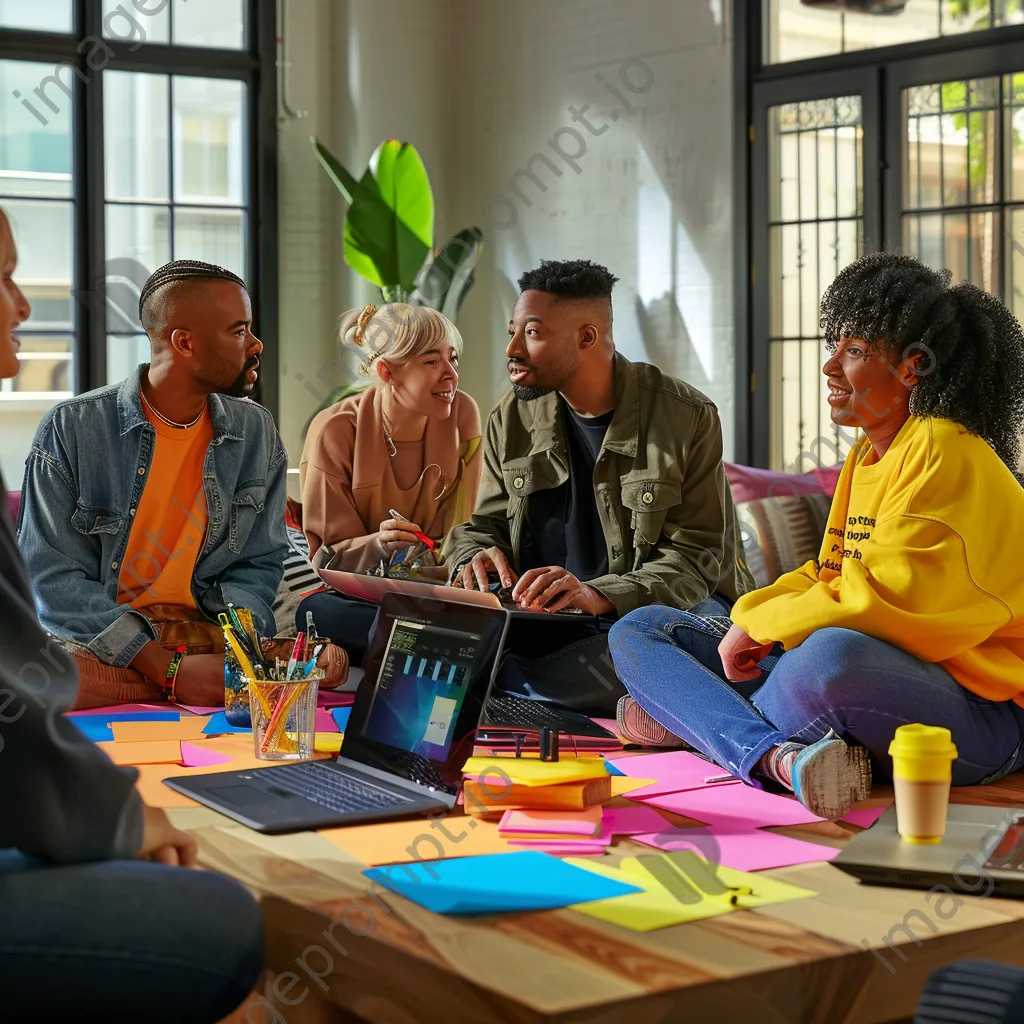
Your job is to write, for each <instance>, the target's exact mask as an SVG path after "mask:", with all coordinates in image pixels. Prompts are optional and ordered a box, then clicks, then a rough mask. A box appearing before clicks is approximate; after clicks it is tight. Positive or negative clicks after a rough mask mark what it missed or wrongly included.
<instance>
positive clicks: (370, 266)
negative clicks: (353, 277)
mask: <svg viewBox="0 0 1024 1024" xmlns="http://www.w3.org/2000/svg"><path fill="white" fill-rule="evenodd" d="M309 142H310V145H311V146H312V148H313V154H314V155H315V157H316V159H317V161H318V162H319V164H320V166H321V167H322V168H323V169H324V171H325V172H326V174H327V176H328V177H329V178H330V179H331V181H332V182H333V183H334V186H335V187H336V188H337V190H338V191H339V192H340V193H341V196H342V198H343V199H344V200H345V202H346V203H347V204H348V211H347V212H346V215H345V262H346V263H347V264H348V265H349V266H350V267H351V268H352V269H353V270H354V271H355V272H356V273H357V274H359V275H360V276H361V277H363V278H365V279H366V280H367V281H369V282H370V283H371V284H374V285H376V286H377V287H378V288H379V289H380V292H381V298H382V299H383V300H384V302H409V303H412V304H413V305H419V306H429V307H431V308H432V309H436V310H438V311H439V312H441V313H443V314H444V315H445V316H446V317H448V319H449V320H451V321H453V322H454V321H455V320H456V318H457V317H458V315H459V309H460V308H461V306H462V301H463V299H464V298H465V297H466V293H467V292H468V291H469V289H470V288H471V287H472V284H473V268H474V267H475V266H476V263H477V261H478V260H479V258H480V253H481V251H482V249H483V236H482V234H481V232H480V231H479V230H478V229H475V228H466V229H465V230H463V231H460V232H459V233H458V234H456V235H453V236H452V237H451V238H449V239H448V241H447V242H445V243H444V245H442V246H441V247H440V248H435V247H434V194H433V191H432V190H431V187H430V178H429V176H428V175H427V170H426V168H425V167H424V166H423V161H422V160H421V159H420V155H419V153H417V152H416V147H415V146H413V145H411V144H410V143H408V142H399V141H398V140H397V139H386V140H385V141H384V142H382V143H381V144H380V145H379V146H378V147H377V148H376V149H375V150H374V151H373V155H372V156H371V157H370V162H369V165H368V166H367V168H366V170H365V171H364V172H363V176H362V177H361V178H359V179H356V178H355V176H354V175H352V174H351V173H349V171H348V170H347V169H346V168H345V166H344V165H343V164H342V163H341V161H339V160H338V158H337V157H336V156H334V154H333V153H331V151H330V150H329V149H327V147H326V146H325V145H324V144H323V143H322V142H320V141H319V140H318V139H317V138H316V137H315V136H311V137H310V140H309ZM357 390H359V385H352V384H349V385H343V386H342V387H339V388H335V390H334V391H332V392H331V394H330V395H328V396H327V398H326V399H325V401H324V402H323V404H322V405H321V406H320V408H321V409H325V408H327V407H328V406H330V405H333V404H334V403H335V402H338V401H340V400H341V399H342V398H344V397H346V396H347V395H350V394H352V393H353V392H354V391H357ZM318 411H319V410H318ZM306 426H307V428H308V426H309V424H308V423H307V424H306ZM303 433H305V431H304V432H303Z"/></svg>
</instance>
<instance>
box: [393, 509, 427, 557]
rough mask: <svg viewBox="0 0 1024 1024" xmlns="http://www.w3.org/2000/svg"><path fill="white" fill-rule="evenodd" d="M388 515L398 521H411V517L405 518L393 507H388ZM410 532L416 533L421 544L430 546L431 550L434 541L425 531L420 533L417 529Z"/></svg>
mask: <svg viewBox="0 0 1024 1024" xmlns="http://www.w3.org/2000/svg"><path fill="white" fill-rule="evenodd" d="M388 515H390V516H391V518H392V519H397V520H398V521H399V522H400V523H411V522H412V520H411V519H406V518H405V516H403V515H402V513H401V512H396V511H395V510H394V509H393V508H389V509H388ZM412 532H413V533H414V534H416V538H417V539H418V540H419V542H420V543H421V544H423V545H425V546H426V547H428V548H430V550H431V551H433V550H434V542H433V541H432V540H431V539H430V538H429V537H428V536H427V535H426V534H425V533H420V531H419V530H413V531H412Z"/></svg>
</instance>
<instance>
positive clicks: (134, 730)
mask: <svg viewBox="0 0 1024 1024" xmlns="http://www.w3.org/2000/svg"><path fill="white" fill-rule="evenodd" d="M209 720H210V719H209V718H183V719H182V720H181V721H180V722H111V723H110V731H111V732H112V733H113V734H114V739H115V740H116V741H117V742H118V743H149V742H151V741H154V740H201V739H204V738H205V737H204V736H203V728H204V726H205V725H206V723H207V722H209Z"/></svg>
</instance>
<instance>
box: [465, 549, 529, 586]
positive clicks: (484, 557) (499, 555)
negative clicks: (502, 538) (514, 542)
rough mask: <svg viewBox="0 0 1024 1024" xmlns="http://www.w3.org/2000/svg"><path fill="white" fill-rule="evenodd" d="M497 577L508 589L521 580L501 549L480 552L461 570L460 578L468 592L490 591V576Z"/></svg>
mask: <svg viewBox="0 0 1024 1024" xmlns="http://www.w3.org/2000/svg"><path fill="white" fill-rule="evenodd" d="M489 575H491V576H497V577H498V578H499V579H500V580H501V585H502V586H503V587H505V588H506V589H507V588H508V587H511V586H513V585H514V584H515V582H516V580H518V579H519V576H518V575H517V573H516V571H515V569H513V568H512V566H511V565H509V564H508V558H507V557H506V556H505V552H504V551H502V550H501V548H487V549H486V550H484V551H478V552H477V553H476V554H475V555H474V556H473V560H472V561H471V562H467V563H466V564H465V565H464V566H463V567H462V568H461V569H460V570H459V578H460V579H461V580H462V585H463V586H464V587H465V588H466V590H482V591H487V590H490V588H491V587H490V581H489V579H488V576H489Z"/></svg>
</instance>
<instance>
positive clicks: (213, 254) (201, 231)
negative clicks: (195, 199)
mask: <svg viewBox="0 0 1024 1024" xmlns="http://www.w3.org/2000/svg"><path fill="white" fill-rule="evenodd" d="M174 258H175V259H176V260H205V261H206V262H207V263H214V264H216V265H217V266H218V267H224V268H226V269H227V270H230V271H232V272H233V273H235V274H238V276H239V277H241V278H242V279H243V280H244V279H245V276H246V266H245V215H244V214H243V213H242V211H241V210H218V209H214V208H210V207H200V208H198V209H188V208H187V207H177V208H175V211H174Z"/></svg>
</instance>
